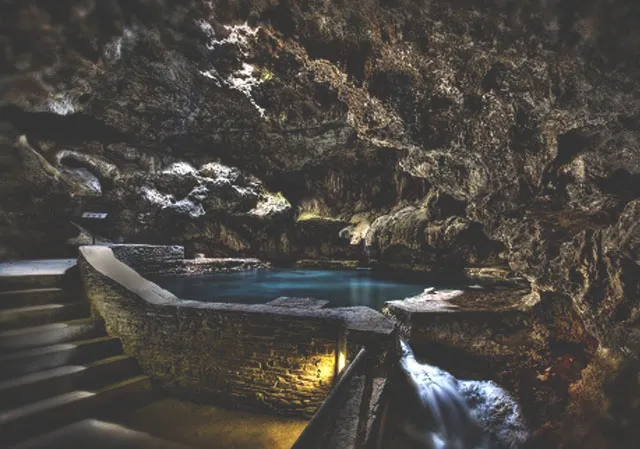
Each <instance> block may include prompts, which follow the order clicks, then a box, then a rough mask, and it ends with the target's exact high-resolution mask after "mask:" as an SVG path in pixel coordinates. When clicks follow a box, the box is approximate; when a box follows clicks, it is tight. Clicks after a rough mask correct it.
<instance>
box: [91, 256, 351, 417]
mask: <svg viewBox="0 0 640 449" xmlns="http://www.w3.org/2000/svg"><path fill="white" fill-rule="evenodd" d="M79 265H80V272H81V276H82V280H83V284H84V288H85V293H86V295H87V297H88V298H89V300H90V301H91V304H92V307H93V309H94V312H95V313H96V314H97V315H99V316H100V317H101V318H102V319H104V321H105V324H106V327H107V331H108V332H109V334H110V335H113V336H117V337H119V338H120V339H121V340H122V343H123V346H124V349H125V352H126V353H127V354H130V355H132V356H133V357H135V358H136V360H138V362H139V364H140V366H141V367H142V369H143V371H144V372H146V373H148V374H150V375H152V376H153V378H154V379H156V380H157V381H158V383H159V384H160V385H161V386H163V387H166V388H169V389H171V390H175V391H176V392H179V393H182V394H185V395H188V396H189V397H191V398H194V399H198V400H201V401H207V402H214V403H223V404H227V405H231V406H237V407H243V408H249V409H262V410H265V409H267V410H270V411H274V412H277V413H282V414H292V415H303V416H311V415H312V414H313V413H314V411H315V410H316V409H317V408H318V406H319V405H320V404H321V403H322V401H323V400H324V399H325V397H326V395H327V394H328V392H329V389H330V387H331V383H332V381H333V378H334V370H335V367H336V360H337V359H338V358H339V357H338V356H337V355H336V348H338V347H341V346H344V335H345V327H344V326H345V325H344V323H343V321H342V320H339V319H336V318H332V317H328V316H326V314H324V315H323V313H322V312H314V311H307V310H301V309H287V308H278V307H270V306H265V305H241V304H215V303H202V302H197V301H181V300H178V299H177V298H176V297H175V296H173V295H172V294H171V293H169V292H167V291H166V290H162V289H160V288H159V287H158V286H157V285H155V284H153V283H151V282H149V281H147V280H146V279H144V278H142V277H141V276H140V275H139V274H138V273H136V272H135V271H134V270H132V269H131V268H130V267H128V266H127V265H125V264H123V263H122V262H120V261H118V260H117V259H116V258H115V257H114V256H113V253H112V251H111V250H110V249H109V248H106V247H84V248H82V249H81V254H80V259H79Z"/></svg>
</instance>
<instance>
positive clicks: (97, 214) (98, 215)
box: [82, 212, 107, 220]
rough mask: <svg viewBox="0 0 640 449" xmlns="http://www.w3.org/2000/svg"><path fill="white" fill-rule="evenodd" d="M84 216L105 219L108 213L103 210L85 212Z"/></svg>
mask: <svg viewBox="0 0 640 449" xmlns="http://www.w3.org/2000/svg"><path fill="white" fill-rule="evenodd" d="M82 218H98V219H100V220H103V219H105V218H107V214H105V213H102V212H84V213H83V214H82Z"/></svg>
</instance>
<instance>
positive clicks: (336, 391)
mask: <svg viewBox="0 0 640 449" xmlns="http://www.w3.org/2000/svg"><path fill="white" fill-rule="evenodd" d="M366 358H367V349H366V348H362V349H361V350H360V351H359V352H358V354H357V355H356V356H355V358H354V359H353V361H352V362H351V363H350V364H349V366H348V367H347V369H345V370H344V373H343V374H342V376H340V379H339V380H338V382H337V383H336V384H335V385H334V386H333V388H332V389H331V391H330V392H329V394H328V395H327V398H326V399H325V400H324V402H323V403H322V405H321V406H320V408H318V410H317V411H316V412H315V414H314V415H313V417H312V418H311V421H309V424H307V426H306V427H305V428H304V430H303V431H302V433H301V434H300V436H299V437H298V439H297V440H296V442H295V443H293V446H291V449H309V448H312V447H314V446H313V444H314V441H316V440H317V437H318V432H319V431H320V430H321V429H322V427H321V426H322V425H323V424H324V423H325V420H326V419H327V418H328V417H329V414H330V413H331V411H332V410H333V408H334V406H335V404H334V403H335V402H336V401H338V400H340V398H341V397H342V394H343V393H344V391H345V390H346V389H347V387H348V385H349V381H350V380H351V378H352V377H353V376H354V374H355V373H356V371H357V368H358V366H359V365H361V364H362V363H364V362H363V361H364V360H366Z"/></svg>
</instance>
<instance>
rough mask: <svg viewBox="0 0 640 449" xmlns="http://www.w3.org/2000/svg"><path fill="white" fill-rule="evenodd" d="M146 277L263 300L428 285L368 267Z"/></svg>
mask: <svg viewBox="0 0 640 449" xmlns="http://www.w3.org/2000/svg"><path fill="white" fill-rule="evenodd" d="M151 280H152V281H153V282H155V283H157V284H158V285H160V286H161V287H162V288H165V289H167V290H169V291H170V292H172V293H173V294H175V295H176V296H178V297H179V298H182V299H192V300H196V301H210V302H237V303H243V304H264V303H266V302H269V301H271V300H273V299H275V298H277V297H279V296H293V297H311V298H316V299H324V300H327V301H329V307H349V306H368V307H371V308H373V309H377V310H379V309H381V308H382V306H383V305H384V303H385V301H390V300H393V299H404V298H407V297H410V296H415V295H417V294H419V293H421V292H423V291H424V289H425V288H427V287H429V286H430V285H429V284H427V283H425V282H420V281H417V280H415V279H399V278H389V277H385V276H383V275H382V274H381V273H378V272H375V271H373V270H301V269H259V270H247V271H236V272H231V273H214V274H208V275H192V276H162V277H155V278H154V277H152V278H151Z"/></svg>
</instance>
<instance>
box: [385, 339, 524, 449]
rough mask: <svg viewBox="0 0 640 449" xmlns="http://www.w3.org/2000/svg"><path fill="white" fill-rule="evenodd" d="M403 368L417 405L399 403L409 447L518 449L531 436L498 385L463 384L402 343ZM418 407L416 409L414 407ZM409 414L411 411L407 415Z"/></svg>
mask: <svg viewBox="0 0 640 449" xmlns="http://www.w3.org/2000/svg"><path fill="white" fill-rule="evenodd" d="M401 347H402V348H401V349H402V356H401V359H400V367H401V369H402V371H403V373H404V375H405V378H406V380H407V383H408V386H409V388H410V390H411V391H412V392H413V393H414V394H415V395H416V396H417V401H409V402H407V404H403V403H402V401H401V400H399V399H397V400H396V406H395V411H397V412H399V414H400V415H401V416H400V417H399V420H398V421H399V422H400V425H399V426H397V427H396V428H397V429H398V430H397V431H396V432H399V433H401V434H403V435H400V438H397V439H396V440H397V441H398V442H399V441H404V443H401V444H402V446H404V447H411V448H424V449H518V448H520V447H522V446H523V445H524V443H525V441H526V440H527V437H528V432H527V429H526V426H525V423H524V420H523V418H522V414H521V412H520V408H519V406H518V404H517V403H516V402H515V401H514V400H513V398H512V397H511V396H510V395H509V393H507V392H506V391H504V390H503V389H501V388H500V387H498V386H497V385H496V384H495V383H493V382H488V381H474V380H458V379H456V378H455V377H453V376H452V375H451V374H449V373H448V372H446V371H444V370H442V369H440V368H437V367H435V366H431V365H429V364H427V363H421V362H419V361H418V360H416V358H415V355H414V353H413V351H412V349H411V347H410V346H409V345H408V343H406V342H405V341H403V340H401ZM411 402H412V403H413V406H410V405H409V403H411ZM403 411H405V412H404V413H403ZM392 446H394V447H395V446H396V445H392Z"/></svg>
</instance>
